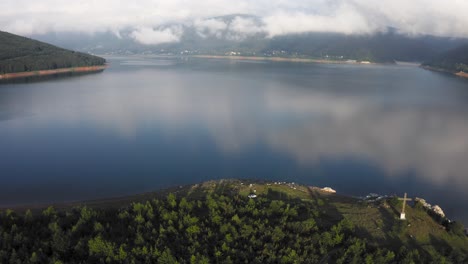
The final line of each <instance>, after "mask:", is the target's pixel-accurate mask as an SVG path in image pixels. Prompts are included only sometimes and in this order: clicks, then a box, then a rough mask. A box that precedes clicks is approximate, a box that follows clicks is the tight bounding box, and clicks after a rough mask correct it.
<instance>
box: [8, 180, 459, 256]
mask: <svg viewBox="0 0 468 264" xmlns="http://www.w3.org/2000/svg"><path fill="white" fill-rule="evenodd" d="M418 201H419V200H418ZM402 206H403V203H402V201H400V200H399V199H398V197H376V196H374V195H370V196H368V197H367V198H353V197H347V196H343V195H340V194H338V193H335V192H334V190H332V189H331V188H318V187H312V186H303V185H299V184H295V183H286V182H268V181H253V180H218V181H209V182H204V183H200V184H195V185H188V186H178V187H174V188H171V189H167V190H164V191H159V192H155V193H146V194H142V195H137V196H133V197H127V198H118V199H117V198H116V199H107V200H100V201H90V202H84V203H71V204H58V205H56V206H54V207H47V208H45V207H44V208H33V209H31V210H30V209H27V207H24V208H16V209H15V210H9V209H4V210H3V211H2V212H0V235H1V237H2V243H0V262H2V263H17V262H18V263H19V262H28V263H29V262H31V263H35V262H37V263H50V262H53V263H83V262H90V263H132V262H135V263H212V262H213V263H217V262H222V263H466V262H467V261H468V249H467V247H466V246H467V245H468V238H467V236H466V235H465V234H464V230H463V226H462V225H461V224H459V223H456V222H449V223H447V222H444V221H443V219H442V218H437V217H434V215H432V214H431V213H430V212H428V211H427V210H426V208H425V204H424V203H422V202H416V203H415V204H414V205H410V204H408V206H407V207H406V210H405V213H406V220H400V217H399V212H400V210H401V209H402ZM39 241H40V242H39Z"/></svg>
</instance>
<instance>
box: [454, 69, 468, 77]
mask: <svg viewBox="0 0 468 264" xmlns="http://www.w3.org/2000/svg"><path fill="white" fill-rule="evenodd" d="M455 75H457V76H460V77H463V78H468V73H466V72H462V71H461V72H457V73H455Z"/></svg>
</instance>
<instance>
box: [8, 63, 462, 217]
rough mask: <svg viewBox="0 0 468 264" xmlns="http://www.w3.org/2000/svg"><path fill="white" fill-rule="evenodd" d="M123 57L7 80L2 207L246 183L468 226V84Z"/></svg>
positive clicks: (403, 70) (400, 72)
mask: <svg viewBox="0 0 468 264" xmlns="http://www.w3.org/2000/svg"><path fill="white" fill-rule="evenodd" d="M110 62H111V67H110V68H109V69H108V70H106V71H105V72H104V73H102V74H96V75H89V76H82V77H76V78H70V79H57V80H51V81H47V82H39V83H24V84H4V85H0V145H1V146H2V148H1V150H0V157H1V160H2V161H0V165H2V166H1V168H2V173H1V175H2V176H0V177H2V181H3V182H4V184H2V186H1V187H0V192H1V193H3V194H1V195H0V203H1V202H2V200H3V202H4V203H17V202H32V201H53V200H73V199H89V198H96V197H105V196H112V195H125V194H129V193H138V192H141V191H148V190H153V189H157V188H161V187H166V186H169V185H171V184H186V183H192V182H197V181H201V180H206V179H216V178H223V177H237V178H246V177H247V178H266V179H272V180H277V179H284V180H292V181H298V182H301V183H305V184H311V185H314V184H316V185H331V186H332V187H334V188H336V189H337V190H338V191H341V192H343V193H347V194H352V195H365V194H367V193H369V192H382V193H389V194H391V193H403V192H405V191H407V192H410V194H411V193H412V195H418V196H423V197H425V198H427V199H428V200H429V202H432V203H440V204H442V205H443V206H445V208H444V209H446V208H447V209H446V211H448V212H449V215H450V214H451V215H455V216H456V217H458V218H462V219H464V221H466V220H468V215H466V213H464V212H460V211H468V207H467V206H466V204H467V202H468V195H466V194H465V188H466V186H468V177H467V176H466V175H467V173H468V163H467V162H466V157H468V136H467V135H468V118H467V117H468V81H467V80H463V79H459V78H456V77H452V76H450V75H445V74H440V73H433V72H429V71H425V70H422V69H419V68H417V67H409V66H375V65H374V66H359V65H317V64H294V63H262V64H259V63H247V62H242V61H241V62H236V61H222V60H201V59H192V60H184V61H183V60H168V59H163V60H159V59H157V58H138V57H132V58H125V57H124V58H110ZM28 183H31V184H28ZM91 183H92V185H93V186H91V187H90V184H91ZM45 186H48V187H45ZM67 186H73V188H72V187H67ZM38 188H46V189H47V190H48V191H49V192H50V193H49V194H47V193H43V192H40V191H38V190H37V189H38ZM26 193H27V194H26ZM39 193H40V195H38V194H39ZM54 193H55V195H54ZM33 194H34V195H33ZM20 195H21V197H19V196H20ZM25 197H26V198H25ZM460 208H462V209H464V210H460Z"/></svg>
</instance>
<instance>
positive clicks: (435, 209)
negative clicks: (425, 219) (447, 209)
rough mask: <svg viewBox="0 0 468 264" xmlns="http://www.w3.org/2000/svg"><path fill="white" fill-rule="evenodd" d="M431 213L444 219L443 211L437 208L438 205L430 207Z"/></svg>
mask: <svg viewBox="0 0 468 264" xmlns="http://www.w3.org/2000/svg"><path fill="white" fill-rule="evenodd" d="M432 211H433V212H434V213H435V214H437V215H439V216H441V217H445V213H444V211H443V210H442V208H440V206H438V205H434V206H432Z"/></svg>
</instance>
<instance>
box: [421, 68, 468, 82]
mask: <svg viewBox="0 0 468 264" xmlns="http://www.w3.org/2000/svg"><path fill="white" fill-rule="evenodd" d="M421 68H423V69H425V70H428V71H435V72H442V73H448V74H453V75H455V76H458V77H461V78H466V79H468V73H466V72H463V71H459V72H453V71H449V70H446V69H442V68H437V67H432V66H427V65H421Z"/></svg>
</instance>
